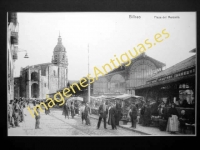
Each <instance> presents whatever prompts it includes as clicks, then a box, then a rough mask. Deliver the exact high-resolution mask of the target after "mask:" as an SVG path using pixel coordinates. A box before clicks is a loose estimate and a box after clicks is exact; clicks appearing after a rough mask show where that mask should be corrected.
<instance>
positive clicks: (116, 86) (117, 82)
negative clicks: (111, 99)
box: [110, 74, 126, 93]
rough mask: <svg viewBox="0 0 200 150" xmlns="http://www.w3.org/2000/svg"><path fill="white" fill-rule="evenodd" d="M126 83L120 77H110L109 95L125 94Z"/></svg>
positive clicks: (118, 75) (116, 75)
mask: <svg viewBox="0 0 200 150" xmlns="http://www.w3.org/2000/svg"><path fill="white" fill-rule="evenodd" d="M125 89H126V82H125V79H124V77H123V76H122V75H120V74H115V75H114V76H112V78H111V81H110V92H111V93H116V92H119V93H126V90H125Z"/></svg>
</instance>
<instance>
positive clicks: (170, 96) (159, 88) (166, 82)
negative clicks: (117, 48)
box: [136, 55, 196, 104]
mask: <svg viewBox="0 0 200 150" xmlns="http://www.w3.org/2000/svg"><path fill="white" fill-rule="evenodd" d="M195 76H196V55H193V56H191V57H189V58H187V59H185V60H183V61H181V62H179V63H177V64H175V65H174V66H172V67H169V68H167V69H165V70H163V71H162V72H160V73H158V74H156V75H155V76H153V77H151V78H149V79H148V80H147V82H146V84H145V85H143V86H138V87H137V88H136V94H137V95H141V96H144V97H146V99H148V100H155V101H168V102H170V103H173V102H174V101H176V100H180V101H183V100H187V102H188V103H189V104H190V103H191V101H192V100H193V99H195V92H196V91H195V89H196V88H195V85H196V84H195V83H196V82H195V81H196V79H195Z"/></svg>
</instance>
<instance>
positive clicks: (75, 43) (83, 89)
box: [7, 11, 197, 137]
mask: <svg viewBox="0 0 200 150" xmlns="http://www.w3.org/2000/svg"><path fill="white" fill-rule="evenodd" d="M196 22H197V21H196V12H194V11H193V12H175V11H174V12H145V11H144V12H142V11H141V12H134V11H130V12H128V11H127V12H76V11H73V12H67V11H66V12H31V11H30V12H17V11H8V12H7V134H8V136H45V137H46V136H47V137H48V136H49V137H52V136H56V137H85V136H99V137H101V136H116V137H117V136H134V137H138V136H147V137H148V136H196V131H197V126H196V124H197V116H196V115H197V96H196V95H197V75H196V73H197V71H196V64H197V63H196V62H197V58H196V57H197V56H196V53H197V35H196V34H197V27H196Z"/></svg>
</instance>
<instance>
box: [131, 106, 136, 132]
mask: <svg viewBox="0 0 200 150" xmlns="http://www.w3.org/2000/svg"><path fill="white" fill-rule="evenodd" d="M130 116H131V123H132V125H131V127H133V128H136V122H137V107H136V106H135V103H133V104H132V108H131V115H130Z"/></svg>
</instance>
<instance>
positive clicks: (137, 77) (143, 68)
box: [130, 64, 153, 87]
mask: <svg viewBox="0 0 200 150" xmlns="http://www.w3.org/2000/svg"><path fill="white" fill-rule="evenodd" d="M152 75H153V68H152V67H150V66H148V65H146V64H145V65H139V66H136V67H134V69H133V70H131V72H130V87H137V86H140V85H144V84H146V81H147V79H149V78H150V77H151V76H152Z"/></svg>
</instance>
